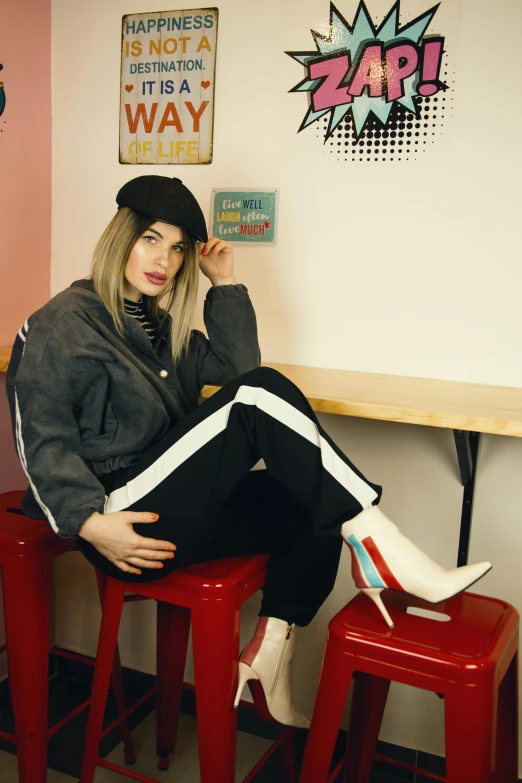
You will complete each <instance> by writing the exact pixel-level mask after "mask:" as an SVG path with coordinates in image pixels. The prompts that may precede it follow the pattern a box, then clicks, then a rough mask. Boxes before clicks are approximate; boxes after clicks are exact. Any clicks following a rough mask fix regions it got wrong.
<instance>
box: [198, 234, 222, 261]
mask: <svg viewBox="0 0 522 783" xmlns="http://www.w3.org/2000/svg"><path fill="white" fill-rule="evenodd" d="M201 244H202V247H199V248H198V249H199V253H200V255H202V256H208V255H210V256H214V255H216V253H221V251H222V250H225V249H226V248H228V245H227V243H226V242H224V241H223V240H222V239H218V238H217V237H209V238H208V242H205V244H203V243H201Z"/></svg>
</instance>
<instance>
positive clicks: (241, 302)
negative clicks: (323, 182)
mask: <svg viewBox="0 0 522 783" xmlns="http://www.w3.org/2000/svg"><path fill="white" fill-rule="evenodd" d="M116 201H117V204H118V205H119V209H118V212H117V213H116V215H115V216H114V218H113V219H112V220H111V222H110V223H109V225H108V226H107V228H106V229H105V231H104V233H103V235H102V237H101V239H100V240H99V242H98V245H97V247H96V249H95V252H94V257H93V264H92V269H91V275H90V277H89V278H86V279H83V280H77V281H75V282H74V283H72V285H71V286H70V287H69V288H68V289H66V290H65V291H62V292H61V293H59V294H58V295H56V296H55V297H53V298H52V299H51V300H50V301H49V302H47V304H45V305H44V306H43V307H42V308H40V310H38V311H37V312H35V313H34V314H33V315H31V316H30V317H29V319H28V320H27V321H26V322H25V324H24V326H23V327H22V328H21V330H20V332H19V333H18V336H17V338H16V341H15V344H14V347H13V355H12V360H11V363H10V366H9V370H8V375H7V388H8V396H9V401H10V406H11V414H12V420H13V434H14V438H15V442H16V446H17V450H18V454H19V457H20V460H21V462H22V465H23V467H24V469H25V471H26V474H27V476H28V479H29V482H30V486H29V487H28V489H27V492H26V494H25V496H24V499H23V504H22V507H23V510H24V512H25V513H26V514H27V515H28V516H31V517H33V518H36V519H47V520H48V522H49V524H50V525H51V527H52V529H53V530H54V531H55V532H56V533H57V534H58V535H60V536H63V537H73V538H75V539H76V541H77V543H78V547H79V548H80V550H81V551H82V552H83V554H84V555H85V556H86V557H87V558H88V560H90V562H91V563H93V564H94V565H95V566H96V567H97V568H99V569H100V570H101V571H103V572H104V573H106V574H108V575H110V576H112V577H115V578H121V579H125V580H128V581H144V580H150V579H157V578H160V577H162V576H163V575H165V574H168V573H170V572H171V571H172V570H173V569H174V568H177V567H180V566H183V565H187V564H189V563H195V562H201V561H204V560H209V559H215V558H220V557H230V556H234V555H241V554H252V553H256V552H269V553H270V554H271V558H270V562H269V567H268V575H267V580H266V585H265V588H264V591H263V600H262V605H261V611H260V619H259V622H258V626H257V629H256V633H255V636H254V638H253V639H252V640H251V642H249V644H248V645H247V646H246V647H245V649H244V650H243V652H242V654H241V659H240V665H239V669H240V673H239V677H240V681H239V687H238V692H237V696H236V704H237V703H238V701H239V697H240V694H241V691H242V688H243V687H244V685H245V683H246V682H247V681H248V680H253V679H255V680H260V684H261V686H262V687H263V689H264V692H265V697H266V699H267V706H268V708H269V710H270V712H271V713H272V715H273V716H274V717H275V718H276V719H277V720H279V721H281V722H282V723H286V724H288V725H295V726H307V725H308V724H309V721H308V719H307V718H305V717H304V716H302V715H300V714H299V713H298V712H297V711H296V710H295V707H294V705H293V699H292V686H291V661H292V657H293V649H294V644H295V635H294V634H293V629H294V626H295V625H301V626H303V625H307V624H308V623H309V622H310V621H311V620H312V618H313V617H314V615H315V613H316V612H317V610H318V609H319V607H320V606H321V604H322V603H323V601H324V600H325V598H326V597H327V595H328V594H329V592H330V591H331V589H332V587H333V584H334V581H335V577H336V573H337V568H338V563H339V556H340V551H341V546H342V540H343V539H344V541H346V543H347V544H348V545H349V547H350V551H351V555H352V575H353V577H354V580H355V583H356V585H357V587H359V588H360V589H361V590H362V591H363V592H365V593H366V594H367V595H369V596H370V597H371V598H372V599H373V600H374V601H375V603H376V604H377V606H378V607H379V609H380V611H381V612H382V614H383V616H384V618H385V620H386V622H387V623H388V624H389V625H390V627H392V626H393V623H392V620H391V618H390V616H389V615H388V612H387V611H386V609H385V607H384V605H383V603H382V600H381V597H380V593H381V591H382V590H383V589H385V588H387V587H390V588H393V589H396V590H403V591H407V592H409V593H411V594H413V595H416V596H419V597H421V598H423V599H425V600H428V601H433V602H438V601H442V600H444V599H446V598H448V597H450V596H451V595H454V594H455V593H457V592H459V591H461V590H464V589H466V588H467V587H468V586H469V585H470V584H472V583H473V582H475V581H476V580H477V579H479V578H480V577H481V576H483V575H484V574H485V573H486V571H487V570H489V568H490V567H491V566H490V564H489V563H480V564H478V565H473V566H466V567H463V568H459V569H453V570H451V571H446V570H444V569H442V568H440V567H439V566H437V565H436V564H435V563H433V561H431V560H430V559H429V558H428V557H426V555H424V554H423V553H422V552H421V551H420V550H419V549H417V547H415V545H414V544H412V543H411V542H410V541H409V540H408V539H406V538H405V537H404V536H402V535H401V533H400V532H399V531H398V529H397V528H396V527H395V525H393V523H392V522H390V521H389V520H388V519H387V518H386V517H385V516H384V514H382V513H381V511H380V510H379V508H378V505H377V504H378V502H379V500H380V497H381V487H379V486H377V485H375V484H371V483H370V482H368V481H367V480H366V479H365V478H364V476H363V475H362V474H361V473H360V472H359V471H358V470H357V468H355V467H354V466H353V465H352V464H351V463H350V461H349V460H348V459H347V457H346V456H345V455H344V454H343V453H342V452H341V450H340V449H339V448H338V447H337V446H336V445H335V443H334V442H333V441H332V440H331V438H330V437H329V436H328V435H327V433H326V432H325V431H324V430H323V429H322V427H321V425H320V424H319V422H318V420H317V418H316V416H315V413H314V412H313V410H312V409H311V407H310V405H309V404H308V401H307V400H306V398H305V397H304V395H303V394H302V393H301V392H300V390H299V389H298V388H297V387H296V386H295V385H294V384H292V383H291V382H290V381H289V380H287V379H286V378H285V377H284V376H283V375H282V374H280V373H278V372H276V371H275V370H272V369H269V368H266V367H260V352H259V345H258V341H257V326H256V318H255V313H254V310H253V308H252V304H251V302H250V299H249V296H248V291H247V289H246V288H245V286H244V285H242V284H241V283H237V281H236V279H235V277H234V264H233V252H232V247H231V246H230V245H229V244H227V243H225V242H223V241H220V240H219V239H217V238H216V237H210V238H209V237H208V236H207V231H206V228H205V221H204V217H203V213H202V212H201V209H200V207H199V205H198V204H197V202H196V200H195V198H194V197H193V195H192V194H191V193H190V191H189V190H188V189H187V188H186V187H185V186H184V185H183V184H182V182H181V181H180V180H179V179H176V178H173V179H171V178H169V177H159V176H142V177H137V178H135V179H133V180H131V181H130V182H128V183H127V184H125V185H124V186H123V187H122V188H121V190H120V191H119V193H118V195H117V197H116ZM200 270H201V272H202V273H203V274H204V275H205V276H206V277H207V278H209V280H210V281H211V283H212V287H211V288H210V289H209V291H208V294H207V298H206V301H205V305H204V317H205V325H206V328H207V331H208V339H207V338H206V337H205V335H204V334H203V333H202V332H200V331H197V330H194V329H193V330H191V328H190V324H191V321H192V316H193V312H194V307H195V302H196V295H197V285H198V278H199V271H200ZM164 297H167V303H166V306H165V308H164V309H162V308H160V306H159V302H160V299H161V300H163V298H164ZM205 384H216V385H221V386H223V388H222V389H220V390H219V391H218V392H217V393H216V394H215V395H213V396H212V397H211V398H210V399H209V400H207V401H206V402H205V403H204V404H203V405H201V406H198V393H199V391H200V389H201V388H202V386H204V385H205ZM260 458H263V460H264V462H265V465H266V468H267V469H266V470H262V471H252V472H251V468H252V467H253V466H254V465H255V464H256V463H257V462H258V461H259V459H260ZM151 523H154V524H151ZM339 533H341V536H340V535H339Z"/></svg>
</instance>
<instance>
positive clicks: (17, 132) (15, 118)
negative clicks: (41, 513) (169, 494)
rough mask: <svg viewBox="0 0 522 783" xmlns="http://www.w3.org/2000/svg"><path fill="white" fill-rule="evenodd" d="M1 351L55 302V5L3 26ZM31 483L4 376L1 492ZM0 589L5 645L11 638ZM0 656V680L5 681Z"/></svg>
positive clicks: (39, 5)
mask: <svg viewBox="0 0 522 783" xmlns="http://www.w3.org/2000/svg"><path fill="white" fill-rule="evenodd" d="M0 63H1V64H2V65H3V68H2V70H0V82H2V83H3V85H4V91H5V97H6V103H5V109H4V111H3V113H2V114H1V115H0V228H1V230H0V273H1V280H2V288H1V292H2V306H1V308H0V346H4V345H12V344H13V342H14V338H15V335H16V332H17V331H18V329H19V328H20V326H21V325H22V324H23V322H24V321H25V319H26V318H27V316H28V315H30V314H31V313H32V312H34V310H37V309H38V308H39V307H41V306H42V305H43V304H44V303H45V302H46V301H47V300H48V299H49V297H50V291H51V287H50V278H51V2H50V0H16V2H8V3H4V4H3V7H2V15H1V23H0ZM27 484H28V481H27V479H26V476H25V474H24V472H23V470H22V468H21V465H20V461H19V459H18V456H17V454H16V452H15V449H14V443H13V437H12V432H11V419H10V416H9V409H8V405H7V398H6V394H5V374H4V373H0V492H6V491H8V490H10V489H25V487H26V486H27ZM2 608H3V607H2V595H1V583H0V644H1V643H2V642H3V641H4V639H5V634H4V627H3V626H4V623H3V612H2ZM6 673H7V661H6V656H5V654H3V655H0V680H1V679H3V678H4V677H5V676H6Z"/></svg>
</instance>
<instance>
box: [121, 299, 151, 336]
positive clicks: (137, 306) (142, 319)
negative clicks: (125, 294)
mask: <svg viewBox="0 0 522 783" xmlns="http://www.w3.org/2000/svg"><path fill="white" fill-rule="evenodd" d="M123 306H124V309H125V312H126V314H127V315H130V317H131V318H134V319H135V320H136V321H137V322H138V323H139V324H141V326H142V327H143V328H144V329H145V331H146V332H147V334H148V335H149V338H150V341H151V343H152V345H153V346H154V345H156V343H157V341H158V327H157V324H155V323H153V322H152V321H151V320H150V319H149V318H147V315H146V313H145V310H144V309H143V296H142V297H141V299H140V300H139V302H133V301H132V300H131V299H125V298H124V299H123Z"/></svg>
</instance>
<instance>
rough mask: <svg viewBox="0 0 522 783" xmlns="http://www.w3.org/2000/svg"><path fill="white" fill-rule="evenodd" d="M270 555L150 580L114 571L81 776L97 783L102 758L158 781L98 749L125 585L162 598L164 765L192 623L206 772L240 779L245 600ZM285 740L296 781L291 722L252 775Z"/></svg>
mask: <svg viewBox="0 0 522 783" xmlns="http://www.w3.org/2000/svg"><path fill="white" fill-rule="evenodd" d="M267 563H268V556H267V555H253V556H249V557H236V558H229V559H223V560H215V561H211V562H207V563H201V564H198V565H194V566H186V567H184V568H180V569H178V570H177V571H174V572H173V573H171V574H169V575H168V576H165V577H162V578H161V579H159V580H156V581H153V582H148V583H147V582H145V583H136V582H128V583H127V582H123V581H120V580H116V579H111V578H108V579H107V581H106V588H105V596H104V601H103V615H102V623H101V628H100V636H99V641H98V651H97V655H96V672H95V678H94V683H93V690H92V701H91V707H90V710H89V722H88V725H87V735H86V741H85V750H84V758H83V766H82V775H81V783H92V781H93V779H94V774H95V771H96V767H97V766H101V767H105V768H107V769H111V770H113V771H117V772H119V773H120V774H122V775H125V776H127V777H130V778H132V779H134V780H139V781H143V783H154V780H153V779H152V778H149V777H145V776H143V775H137V773H130V772H128V771H127V770H125V769H124V768H122V767H119V766H117V765H115V764H112V763H110V762H107V761H105V760H104V759H101V758H99V756H98V746H99V742H100V737H101V730H102V722H103V713H104V709H105V700H106V695H107V686H108V682H109V680H108V678H109V674H110V661H111V659H112V655H113V653H114V648H115V645H116V640H117V636H118V629H119V624H120V618H121V612H122V607H123V601H124V594H125V591H132V592H133V593H135V594H136V595H140V596H143V597H145V598H153V599H155V600H156V601H157V602H158V620H157V666H156V681H157V700H156V732H157V734H156V742H157V748H156V749H157V753H158V757H159V768H160V769H166V768H167V766H168V757H169V754H170V753H173V752H174V746H175V741H176V732H177V722H178V716H179V711H180V700H181V693H182V689H183V672H184V669H185V660H186V654H187V644H188V637H189V630H190V626H192V648H193V654H194V676H195V692H196V712H197V726H198V746H199V759H200V780H201V781H202V783H233V781H234V768H235V746H236V719H237V712H236V710H234V709H233V700H234V696H235V691H236V688H237V680H238V661H239V619H240V610H241V604H242V603H243V601H245V600H246V599H247V598H249V597H250V596H251V595H253V594H254V593H255V592H256V591H257V590H259V589H260V588H261V587H262V586H263V584H264V581H265V575H266V567H267ZM278 746H279V747H280V748H281V752H282V757H283V765H284V768H285V771H286V775H287V779H288V781H289V783H292V781H293V775H294V771H293V753H292V730H291V728H289V727H285V726H283V727H281V728H280V732H279V738H278V740H277V741H276V742H275V743H274V745H273V746H272V747H271V748H270V749H269V751H268V752H267V754H265V756H264V757H263V759H262V760H261V761H260V762H258V764H257V765H256V767H255V768H254V769H253V770H252V771H251V772H250V773H249V775H248V776H247V778H246V779H245V781H251V780H253V777H254V775H255V774H256V772H257V771H258V770H259V768H260V766H261V764H262V762H264V761H265V760H266V759H267V758H268V757H269V755H271V753H272V752H273V750H275V748H276V747H278Z"/></svg>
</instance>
